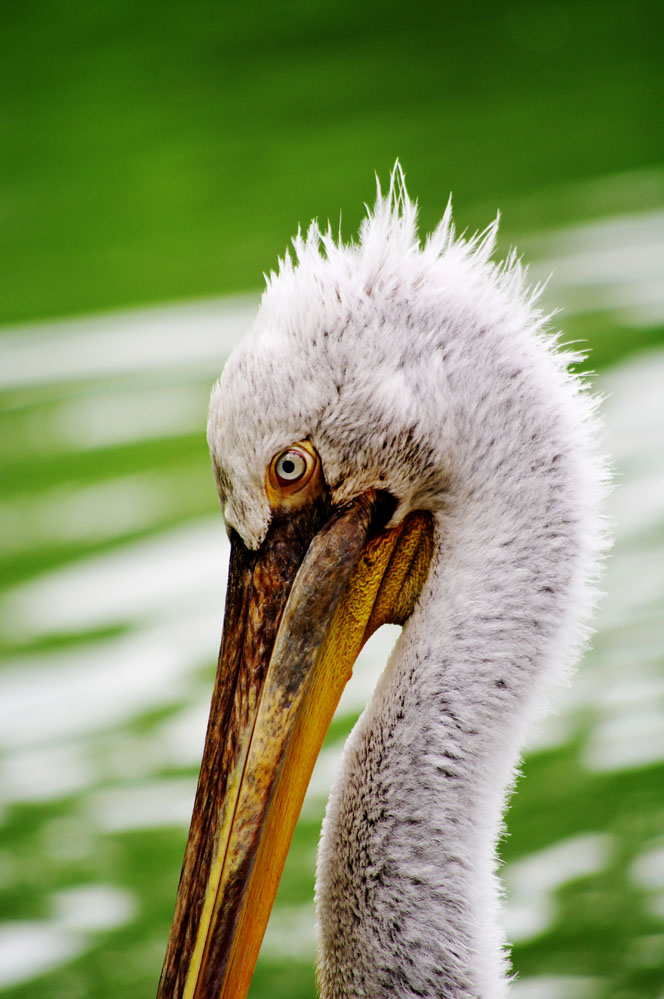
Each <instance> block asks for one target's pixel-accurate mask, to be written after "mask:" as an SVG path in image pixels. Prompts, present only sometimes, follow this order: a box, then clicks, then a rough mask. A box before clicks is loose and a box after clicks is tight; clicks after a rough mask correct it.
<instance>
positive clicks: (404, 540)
mask: <svg viewBox="0 0 664 999" xmlns="http://www.w3.org/2000/svg"><path fill="white" fill-rule="evenodd" d="M392 509H393V502H392V501H391V500H390V498H389V497H387V496H386V494H381V493H376V492H374V491H373V490H372V491H370V492H367V493H365V494H363V495H362V496H360V497H358V498H357V499H356V500H355V501H354V502H353V503H351V504H350V505H349V506H347V507H345V508H343V509H341V510H339V511H337V512H335V513H333V514H332V516H329V513H328V511H327V510H325V509H324V508H323V507H322V506H319V507H315V508H314V507H312V508H311V509H307V510H304V511H297V512H292V513H285V514H282V515H281V516H279V517H275V518H274V519H273V522H272V524H271V527H270V531H269V533H268V536H267V538H266V540H265V541H264V542H263V545H262V546H261V548H260V549H259V550H258V552H251V551H249V550H248V549H247V548H246V547H245V546H244V545H243V543H242V541H241V540H240V539H239V538H238V537H237V536H236V537H234V538H233V539H232V552H231V561H230V570H229V580H228V590H227V597H226V611H225V618H224V631H223V636H222V642H221V651H220V655H219V668H218V671H217V678H216V683H215V688H214V693H213V698H212V706H211V710H210V720H209V723H208V730H207V736H206V743H205V750H204V755H203V762H202V766H201V773H200V778H199V782H198V790H197V794H196V801H195V804H194V812H193V816H192V821H191V828H190V831H189V838H188V841H187V847H186V852H185V858H184V864H183V868H182V874H181V877H180V885H179V888H178V895H177V901H176V907H175V917H174V920H173V926H172V928H171V934H170V938H169V942H168V949H167V953H166V959H165V961H164V968H163V971H162V975H161V980H160V983H159V991H158V999H220V997H223V999H244V997H245V996H246V993H247V990H248V988H249V982H250V980H251V976H252V974H253V970H254V966H255V964H256V959H257V957H258V951H259V949H260V945H261V941H262V939H263V934H264V932H265V927H266V925H267V921H268V917H269V915H270V910H271V908H272V904H273V902H274V897H275V894H276V891H277V886H278V884H279V879H280V877H281V872H282V869H283V865H284V861H285V859H286V854H287V852H288V848H289V845H290V841H291V837H292V834H293V830H294V828H295V823H296V821H297V818H298V815H299V813H300V809H301V806H302V801H303V799H304V795H305V792H306V789H307V785H308V783H309V778H310V776H311V772H312V770H313V766H314V763H315V761H316V757H317V755H318V752H319V750H320V747H321V744H322V742H323V739H324V737H325V733H326V732H327V729H328V726H329V724H330V721H331V720H332V716H333V714H334V711H335V709H336V706H337V704H338V702H339V698H340V696H341V693H342V691H343V688H344V686H345V684H346V682H347V681H348V679H349V677H350V675H351V673H352V668H353V664H354V662H355V659H356V657H357V655H358V653H359V651H360V649H361V647H362V645H363V644H364V642H365V641H366V639H367V638H368V637H369V636H370V635H371V634H372V633H373V631H375V630H376V628H377V627H379V626H380V625H381V624H383V623H385V622H388V621H389V622H392V621H394V622H396V623H403V622H404V621H405V620H406V618H407V617H408V616H409V615H410V613H411V611H412V609H413V607H414V605H415V602H416V600H417V598H418V596H419V593H420V590H421V587H422V584H423V582H424V580H425V579H426V575H427V572H428V568H429V562H430V559H431V551H432V521H431V517H430V515H429V514H424V513H415V514H411V515H409V516H408V517H407V518H406V519H405V520H404V521H403V522H402V523H401V524H400V525H398V526H397V527H395V528H391V529H385V528H384V525H385V524H386V523H387V521H388V519H389V517H390V515H391V512H392Z"/></svg>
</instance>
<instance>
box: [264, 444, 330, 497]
mask: <svg viewBox="0 0 664 999" xmlns="http://www.w3.org/2000/svg"><path fill="white" fill-rule="evenodd" d="M321 480H322V476H321V474H320V460H319V458H318V455H317V454H316V452H315V451H314V449H313V447H312V446H311V444H310V443H309V442H308V441H298V442H297V443H295V444H291V445H290V447H287V448H284V450H283V451H278V452H277V454H275V455H274V457H273V458H272V460H271V462H270V464H269V465H268V469H267V475H266V482H265V487H266V490H267V494H268V499H269V500H270V505H271V506H273V507H277V506H284V505H286V506H291V505H293V502H296V503H297V502H300V501H304V500H305V499H306V498H308V496H309V493H310V491H311V489H312V488H313V487H317V486H318V485H319V484H320V482H321ZM307 487H309V488H307ZM296 497H297V499H296Z"/></svg>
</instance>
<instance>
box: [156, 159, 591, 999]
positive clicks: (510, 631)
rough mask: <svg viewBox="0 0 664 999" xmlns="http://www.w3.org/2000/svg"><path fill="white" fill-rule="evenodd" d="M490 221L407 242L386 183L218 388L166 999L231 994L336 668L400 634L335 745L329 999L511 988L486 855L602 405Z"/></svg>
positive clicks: (325, 247)
mask: <svg viewBox="0 0 664 999" xmlns="http://www.w3.org/2000/svg"><path fill="white" fill-rule="evenodd" d="M496 231H497V220H496V222H494V223H493V224H492V225H491V226H490V227H489V228H488V229H487V230H486V231H485V232H484V233H483V234H481V235H480V236H476V237H473V238H471V239H464V238H463V237H457V236H456V235H455V231H454V227H453V223H452V217H451V208H450V206H449V205H448V208H447V210H446V212H445V214H444V216H443V218H442V221H441V222H440V224H439V225H438V226H437V228H436V229H435V231H434V232H433V233H432V234H431V235H429V236H428V237H427V239H426V240H425V241H424V242H423V243H421V242H420V239H419V236H418V229H417V205H416V203H415V202H413V201H412V200H411V199H410V197H409V196H408V193H407V191H406V187H405V182H404V177H403V173H402V171H401V168H400V167H399V165H398V164H397V166H396V167H395V169H394V171H393V174H392V178H391V183H390V187H389V192H387V194H384V193H383V192H382V191H381V187H380V184H378V185H377V196H376V202H375V205H374V207H373V209H371V210H370V209H367V216H366V218H365V220H364V222H363V223H362V225H361V227H360V231H359V238H358V239H357V241H356V242H351V243H350V244H344V243H343V242H342V239H341V237H340V236H339V237H338V238H337V237H335V236H334V235H333V233H332V232H331V230H330V228H329V226H328V228H327V230H321V229H319V227H318V225H317V223H316V222H314V223H312V224H311V226H310V228H309V229H308V231H307V233H306V234H305V235H303V234H302V233H298V235H297V237H296V238H295V239H294V240H293V245H294V251H295V253H294V258H293V257H291V256H290V254H288V253H286V255H285V257H284V259H282V260H280V261H279V267H278V270H277V272H276V273H275V272H272V273H271V274H270V276H269V277H268V278H267V286H266V290H265V292H264V295H263V298H262V301H261V305H260V309H259V312H258V316H257V318H256V320H255V322H254V324H253V326H252V328H251V330H250V332H249V334H248V336H247V337H246V338H245V339H244V341H243V342H242V343H241V344H240V345H239V346H238V347H237V349H236V350H235V351H234V352H233V354H232V356H231V357H230V359H229V361H228V363H227V365H226V367H225V369H224V372H223V374H222V376H221V379H220V380H219V382H218V383H217V384H216V386H215V387H214V389H213V391H212V397H211V402H210V413H209V423H208V441H209V446H210V453H211V456H212V464H213V468H214V474H215V478H216V483H217V487H218V491H219V496H220V499H221V505H222V510H223V514H224V518H225V521H226V525H227V529H228V532H229V536H230V540H231V556H230V568H229V578H228V590H227V597H226V607H225V616H224V628H223V635H222V641H221V651H220V655H219V668H218V671H217V676H216V681H215V686H214V692H213V696H212V706H211V711H210V720H209V723H208V730H207V736H206V743H205V749H204V754H203V761H202V766H201V773H200V778H199V783H198V790H197V794H196V800H195V805H194V811H193V817H192V822H191V828H190V832H189V838H188V841H187V846H186V852H185V858H184V864H183V868H182V874H181V878H180V884H179V889H178V894H177V901H176V907H175V916H174V920H173V926H172V929H171V934H170V938H169V943H168V948H167V953H166V958H165V962H164V967H163V971H162V976H161V980H160V985H159V992H158V996H159V999H174V997H177V999H180V997H183V999H218V997H223V999H242V997H244V996H245V995H246V992H247V989H248V987H249V982H250V980H251V976H252V974H253V969H254V966H255V962H256V959H257V956H258V951H259V948H260V944H261V940H262V937H263V934H264V931H265V926H266V923H267V920H268V917H269V914H270V910H271V907H272V904H273V901H274V897H275V893H276V889H277V885H278V882H279V878H280V876H281V872H282V868H283V864H284V860H285V857H286V853H287V851H288V847H289V844H290V840H291V836H292V833H293V829H294V826H295V823H296V820H297V817H298V815H299V812H300V807H301V804H302V800H303V797H304V794H305V791H306V788H307V784H308V781H309V778H310V775H311V772H312V768H313V765H314V762H315V759H316V756H317V754H318V751H319V749H320V746H321V743H322V740H323V738H324V736H325V733H326V731H327V728H328V726H329V723H330V720H331V718H332V716H333V713H334V711H335V708H336V706H337V703H338V701H339V698H340V696H341V693H342V691H343V689H344V686H345V684H346V682H347V680H348V678H349V676H350V675H351V672H352V668H353V663H354V661H355V659H356V657H357V654H358V652H359V650H360V649H361V647H362V645H363V643H364V642H365V641H366V640H367V638H368V637H369V636H370V635H371V634H372V633H373V632H374V631H375V630H376V628H378V627H380V625H381V624H383V623H385V622H393V623H397V624H399V625H402V626H403V628H402V631H401V634H400V637H399V639H398V641H397V643H396V646H395V648H394V650H393V652H392V655H391V657H390V659H389V661H388V663H387V665H386V667H385V669H384V671H383V673H382V675H381V677H380V679H379V681H378V685H377V688H376V690H375V692H374V694H373V697H372V698H371V701H370V703H369V705H368V707H367V708H366V710H365V712H364V713H363V715H362V716H361V718H360V720H359V721H358V723H357V725H356V726H355V728H354V730H353V732H352V734H351V735H350V737H349V739H348V741H347V744H346V746H345V750H344V756H343V761H342V765H341V768H340V773H339V775H338V777H337V779H336V783H335V785H334V787H333V790H332V793H331V797H330V800H329V803H328V806H327V811H326V815H325V820H324V824H323V831H322V838H321V843H320V849H319V856H318V867H317V882H316V906H317V933H318V950H319V956H318V982H319V988H320V992H321V995H322V996H323V997H324V999H351V997H352V999H359V997H364V999H386V997H390V999H394V997H401V999H406V997H415V996H417V997H426V999H430V997H445V999H499V997H504V996H506V995H507V994H508V991H509V977H510V975H509V958H508V951H507V947H506V942H505V939H504V935H503V933H502V931H501V929H500V921H499V917H500V886H499V882H498V879H497V875H496V866H497V856H496V845H497V841H498V838H499V835H500V832H501V828H502V815H503V811H504V808H505V803H506V796H507V795H508V794H509V792H510V790H511V788H512V785H513V781H514V774H515V768H516V766H517V763H518V759H519V750H520V748H521V747H522V745H523V741H524V738H525V735H526V733H527V731H528V728H529V726H530V724H531V722H532V721H533V718H534V717H535V716H536V715H537V714H539V713H541V711H542V707H543V704H544V703H545V701H546V700H547V699H548V696H549V694H550V692H551V690H552V688H553V687H554V686H555V685H556V683H558V682H559V681H560V678H561V676H563V675H565V673H566V672H568V671H569V669H570V667H571V666H572V665H573V663H574V662H575V660H576V659H577V658H578V655H579V652H580V650H581V648H582V646H583V643H584V641H585V639H586V636H587V628H588V617H589V611H590V610H591V607H592V603H593V599H594V597H593V593H594V580H595V578H596V572H597V566H598V560H599V558H600V556H601V552H602V547H603V532H602V527H601V518H600V516H599V514H598V503H599V501H600V499H601V496H602V491H603V481H604V469H603V465H602V461H601V458H600V457H599V456H598V452H597V448H596V436H597V433H596V422H597V418H596V412H595V410H596V404H595V401H594V399H593V397H592V395H591V394H590V393H589V392H588V390H587V387H586V386H585V385H584V383H583V382H582V380H581V379H580V378H579V377H578V376H577V375H575V374H574V373H572V372H571V371H570V364H571V363H573V362H574V361H575V360H578V357H577V356H574V355H571V354H569V353H566V352H565V351H564V350H562V349H561V347H560V345H559V343H558V341H557V338H556V337H554V336H552V335H551V334H550V333H548V332H547V329H548V317H547V316H545V315H544V314H543V313H542V311H541V310H540V309H539V307H538V304H537V303H538V294H539V289H535V290H534V291H532V290H529V289H528V287H527V285H526V283H525V277H524V271H523V269H522V267H521V265H520V262H519V260H518V259H517V258H516V256H515V255H514V253H512V254H510V255H509V256H508V258H507V260H506V261H505V262H503V263H502V264H496V263H494V262H492V254H493V250H494V245H495V239H496Z"/></svg>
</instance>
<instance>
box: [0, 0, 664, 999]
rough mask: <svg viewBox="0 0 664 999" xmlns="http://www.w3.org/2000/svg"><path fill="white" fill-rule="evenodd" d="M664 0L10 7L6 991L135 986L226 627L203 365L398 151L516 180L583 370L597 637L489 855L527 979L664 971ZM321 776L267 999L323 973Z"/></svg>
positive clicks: (424, 183)
mask: <svg viewBox="0 0 664 999" xmlns="http://www.w3.org/2000/svg"><path fill="white" fill-rule="evenodd" d="M663 20H664V18H663V15H662V7H661V4H660V3H658V2H647V0H633V2H632V3H630V4H625V3H624V2H620V3H619V2H615V0H602V2H601V3H600V2H592V0H590V2H583V3H576V2H571V0H562V2H555V3H554V2H551V3H540V2H536V0H531V2H528V3H525V2H524V3H520V2H516V3H511V2H505V3H501V4H494V3H489V2H488V0H471V2H469V3H466V4H463V5H457V6H456V7H454V6H451V5H446V4H441V3H436V4H433V3H431V4H427V3H419V4H417V3H415V4H412V5H408V6H406V5H404V4H402V3H397V2H394V0H384V2H383V3H382V4H381V5H380V8H373V9H372V7H371V6H370V5H362V4H358V3H355V2H352V3H351V2H350V0H335V2H334V3H332V2H329V0H324V2H321V3H316V4H310V3H309V4H305V3H303V2H295V0H293V2H275V0H271V2H269V3H268V2H266V0H254V2H253V3H240V2H237V0H228V2H226V3H223V4H221V3H217V4H214V3H211V2H209V0H193V2H191V0H190V2H188V3H184V2H182V0H180V2H177V3H176V2H170V0H161V2H160V3H159V4H157V3H151V2H143V3H136V2H129V0H102V2H97V3H89V4H83V3H80V2H74V0H60V2H59V3H58V4H57V5H56V4H54V3H49V2H45V0H44V2H39V0H32V2H28V3H25V4H22V5H19V4H14V5H10V6H6V7H5V9H4V11H3V27H2V36H3V50H4V51H3V57H2V60H0V79H1V85H0V128H1V129H2V138H1V140H0V148H1V149H2V157H1V158H0V288H1V293H0V322H2V324H3V325H2V328H1V329H0V407H1V410H2V434H1V435H0V461H1V463H2V483H3V488H2V495H1V497H0V546H1V557H2V578H1V583H0V624H1V627H2V638H1V646H0V651H1V652H2V664H1V665H2V668H1V669H0V714H1V716H2V717H1V719H0V795H1V801H2V806H1V810H0V890H1V900H0V988H1V989H3V990H4V991H3V995H5V996H7V997H8V999H29V997H30V999H33V997H38V996H40V997H41V996H44V995H48V996H49V997H50V999H83V997H89V996H95V997H98V999H103V997H109V999H110V997H111V996H118V995H122V996H136V997H138V996H145V997H149V996H152V995H154V992H155V990H156V984H157V979H158V976H159V971H160V967H161V962H162V959H163V954H164V949H165V943H166V938H167V934H168V928H169V924H170V920H171V915H172V908H173V902H174V895H175V889H176V885H177V879H178V875H179V870H180V864H181V860H182V853H183V848H184V842H185V837H186V830H187V826H188V820H189V815H190V811H191V805H192V801H193V793H194V788H195V781H196V775H197V770H198V763H199V760H200V753H201V748H202V740H203V734H204V729H205V723H206V717H207V708H208V703H209V696H210V689H211V683H212V678H213V675H214V668H215V661H216V651H217V647H218V640H219V634H220V629H221V616H222V606H223V596H224V586H225V574H226V559H227V548H226V541H225V534H224V529H223V525H222V521H221V517H220V516H219V512H218V504H217V498H216V494H215V490H214V485H213V481H212V476H211V473H210V470H209V460H208V456H207V449H206V444H205V437H204V429H205V422H206V407H207V398H208V394H209V389H210V385H211V383H212V381H213V380H214V378H216V377H217V375H218V374H219V372H220V370H221V368H222V366H223V363H224V360H225V358H226V357H227V355H228V352H229V350H230V349H231V348H232V345H233V344H234V343H235V342H236V341H237V339H238V338H239V337H240V336H241V334H242V332H243V330H245V329H246V328H247V326H248V325H249V323H250V322H251V318H252V315H253V314H254V312H255V309H256V305H257V301H258V295H259V293H260V289H261V285H262V273H263V272H264V271H268V270H269V269H270V268H272V267H273V266H275V263H276V259H277V256H278V255H281V254H283V252H284V250H285V248H286V246H287V244H288V241H289V239H290V237H291V236H292V235H293V234H294V232H295V230H296V228H297V225H298V223H302V224H306V223H307V222H308V220H309V219H310V218H311V217H313V216H317V217H318V218H319V219H320V220H321V221H325V220H327V219H328V218H329V219H330V220H331V222H332V225H333V227H335V228H336V227H337V226H338V224H339V221H340V219H341V220H342V226H343V232H344V234H345V235H346V236H347V237H349V236H351V235H352V234H353V233H354V232H355V231H356V228H357V226H358V224H359V221H360V219H361V217H362V215H363V212H364V209H363V203H364V202H371V201H372V200H373V197H374V191H375V180H374V172H378V174H379V175H380V177H381V178H382V179H383V181H384V183H386V182H387V179H388V176H389V171H390V169H391V167H392V166H393V164H394V161H395V159H396V157H397V156H398V157H400V159H401V162H402V164H403V166H404V169H405V171H406V176H407V183H408V187H409V190H410V193H411V195H413V196H415V197H417V198H418V200H419V202H420V205H421V222H422V228H423V230H425V231H426V230H428V229H429V228H431V227H432V226H433V225H435V223H436V222H437V220H438V219H439V217H440V215H441V213H442V210H443V208H444V206H445V203H446V202H447V199H448V196H449V193H450V191H451V192H453V197H454V205H455V217H456V220H457V225H458V227H459V228H460V229H461V230H463V229H468V230H470V231H472V230H475V229H477V228H483V227H484V226H485V225H486V224H487V223H488V222H489V221H490V220H491V219H492V218H493V217H494V216H495V214H496V211H497V210H498V209H500V211H501V213H502V219H503V221H502V226H501V236H500V247H501V252H506V251H507V250H508V249H509V247H510V246H512V245H516V246H518V248H519V250H520V251H521V252H523V253H524V255H525V257H526V259H528V260H529V261H530V262H531V274H532V275H533V279H541V278H544V277H546V276H547V275H549V274H552V277H551V280H550V283H549V285H548V288H547V292H546V296H545V302H546V304H547V306H551V307H560V308H561V309H562V310H563V311H562V313H561V314H560V315H559V316H558V317H557V321H558V322H559V324H560V326H561V327H562V328H563V329H564V331H565V339H566V340H568V341H581V342H582V343H583V344H584V345H586V346H587V347H589V348H590V350H591V358H590V360H589V361H588V362H587V364H586V367H587V368H588V369H592V370H593V371H596V372H597V375H596V376H595V384H596V386H597V388H598V390H599V391H601V392H602V393H604V394H605V396H606V401H605V404H604V416H605V422H606V426H607V437H606V442H605V447H606V450H607V451H608V452H610V453H612V454H613V456H614V461H615V465H616V470H617V480H618V482H619V488H618V489H617V490H616V491H615V493H614V495H613V497H612V499H611V504H610V507H611V508H610V513H611V516H612V517H613V519H614V523H615V533H616V545H615V548H614V552H613V555H612V558H611V560H610V563H609V568H608V573H607V576H606V580H605V588H606V590H607V597H606V598H605V599H604V601H603V604H602V609H601V612H600V615H599V631H598V633H597V636H596V638H595V640H594V643H593V648H592V650H591V652H590V653H589V654H588V655H587V656H586V658H585V659H584V662H583V664H582V667H581V669H580V672H579V675H578V676H577V678H576V680H575V682H574V684H573V686H572V687H571V688H570V689H569V690H568V691H566V692H565V694H564V695H563V697H562V699H561V705H560V711H559V713H558V714H557V715H556V716H555V717H553V718H551V719H549V720H548V721H547V723H546V724H545V725H544V726H543V727H542V728H541V730H540V732H539V734H538V736H537V739H536V740H534V741H533V743H532V745H531V746H530V748H529V751H528V753H527V755H526V758H525V761H524V765H523V776H522V777H521V779H520V781H519V786H518V792H517V794H516V796H515V798H514V801H513V803H512V806H511V808H510V811H509V815H508V819H507V829H508V835H507V837H506V838H505V840H504V843H503V845H502V848H501V855H502V857H503V859H504V861H505V866H504V871H503V873H504V878H505V882H506V888H507V907H506V914H505V923H506V926H507V930H508V933H509V935H510V938H511V939H512V940H513V941H514V949H513V963H514V969H515V971H516V973H517V974H518V976H519V977H518V982H517V985H516V986H515V996H517V997H518V999H559V997H561V999H562V997H565V999H595V997H597V999H599V997H603V999H662V997H664V622H663V621H662V598H663V597H664V444H663V441H664V401H663V396H664V280H663V278H664V156H663V154H664V127H663V126H664V121H663V112H662V108H663V106H664V102H663V96H664V95H663V77H664V74H663V69H662V67H663V66H664V61H663V58H662V37H663V30H662V29H663V27H664V24H663ZM393 640H394V631H393V630H390V629H387V630H385V631H384V633H379V634H378V635H377V636H376V637H375V639H374V640H373V641H372V643H371V644H370V646H369V647H368V648H367V650H366V651H365V653H364V654H363V659H362V662H361V663H360V664H359V665H358V667H357V669H356V676H355V678H354V680H353V681H352V684H351V686H350V687H349V690H348V691H347V693H346V695H345V696H344V700H343V702H342V705H341V707H340V711H339V716H338V719H337V721H336V722H335V724H334V725H333V728H332V731H331V733H330V737H329V738H328V741H327V743H326V746H325V748H324V751H323V754H322V757H321V760H320V763H319V766H318V767H317V770H316V772H315V775H314V779H313V783H312V787H311V789H310V792H309V794H308V797H307V800H306V803H305V807H304V811H303V815H302V819H301V821H300V824H299V826H298V829H297V832H296V835H295V840H294V844H293V848H292V850H291V854H290V856H289V859H288V862H287V869H286V873H285V877H284V881H283V883H282V886H281V888H280V893H279V898H278V905H277V907H276V909H275V913H274V915H273V918H272V920H271V923H270V926H269V928H268V933H267V936H266V940H265V944H264V947H263V951H262V954H261V959H260V963H259V967H258V970H257V973H256V976H255V980H254V983H253V985H252V991H251V996H252V997H253V999H259V997H265V999H268V997H270V999H296V997H300V996H302V997H304V996H308V997H311V996H313V995H314V992H315V984H314V973H313V960H314V937H313V905H312V890H313V870H314V861H315V851H316V844H317V840H318V835H319V828H320V820H321V816H322V813H323V809H324V804H325V798H326V792H327V787H328V786H329V781H330V779H331V775H332V774H333V773H334V768H335V766H336V762H337V760H338V757H339V752H340V748H341V745H342V744H343V739H344V737H345V734H346V733H347V732H348V730H349V729H350V727H351V725H352V724H353V722H354V721H355V719H356V718H357V717H358V715H359V712H360V711H361V709H362V705H363V704H364V703H365V701H366V698H367V696H368V695H369V693H370V691H371V688H372V684H373V682H374V681H375V677H376V675H377V673H378V672H379V670H380V668H381V666H382V664H383V663H384V661H385V657H386V655H387V652H388V650H389V648H390V645H391V644H392V642H393Z"/></svg>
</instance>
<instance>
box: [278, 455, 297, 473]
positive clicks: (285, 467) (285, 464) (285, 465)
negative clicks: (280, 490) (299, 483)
mask: <svg viewBox="0 0 664 999" xmlns="http://www.w3.org/2000/svg"><path fill="white" fill-rule="evenodd" d="M281 471H282V472H285V473H286V475H288V474H289V473H292V472H294V471H295V463H294V462H293V461H291V460H290V458H284V460H283V461H282V463H281Z"/></svg>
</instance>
